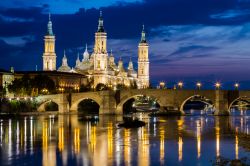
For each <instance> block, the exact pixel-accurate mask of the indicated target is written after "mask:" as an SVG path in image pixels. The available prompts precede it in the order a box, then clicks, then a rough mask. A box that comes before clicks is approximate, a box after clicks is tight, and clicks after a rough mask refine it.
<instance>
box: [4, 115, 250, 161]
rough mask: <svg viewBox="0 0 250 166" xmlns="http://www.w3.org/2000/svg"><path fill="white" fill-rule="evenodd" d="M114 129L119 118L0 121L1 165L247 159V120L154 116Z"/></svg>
mask: <svg viewBox="0 0 250 166" xmlns="http://www.w3.org/2000/svg"><path fill="white" fill-rule="evenodd" d="M139 118H140V119H142V120H143V121H145V122H147V125H146V126H145V127H143V128H138V129H123V128H117V127H116V124H117V122H120V121H122V116H100V117H99V121H91V122H90V121H86V120H84V118H82V116H81V115H56V116H55V115H44V116H22V117H18V118H11V119H8V118H4V119H3V118H2V119H1V118H0V119H1V121H0V163H1V165H36V166H40V165H45V166H53V165H86V166H88V165H96V166H105V165H122V166H123V165H124V166H125V165H141V166H148V165H202V166H204V165H212V164H213V162H214V161H215V159H216V157H218V156H222V157H224V158H227V159H241V158H243V157H247V158H249V157H250V153H249V152H248V150H250V146H247V145H248V142H249V138H250V137H249V136H248V134H249V125H250V119H249V118H250V117H249V116H230V117H214V116H185V117H184V116H183V117H154V118H150V117H148V116H146V115H139Z"/></svg>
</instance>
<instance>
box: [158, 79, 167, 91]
mask: <svg viewBox="0 0 250 166" xmlns="http://www.w3.org/2000/svg"><path fill="white" fill-rule="evenodd" d="M165 85H166V84H165V82H164V81H161V82H160V83H159V87H160V89H164V88H165Z"/></svg>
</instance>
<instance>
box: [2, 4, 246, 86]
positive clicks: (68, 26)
mask: <svg viewBox="0 0 250 166" xmlns="http://www.w3.org/2000/svg"><path fill="white" fill-rule="evenodd" d="M100 10H102V11H103V18H104V27H105V30H106V32H107V33H108V49H109V50H110V49H112V50H113V53H114V56H115V57H116V60H118V59H119V58H120V57H121V58H122V59H123V60H124V62H127V61H129V58H130V57H132V59H133V60H134V62H136V61H137V46H138V42H139V40H140V33H141V29H142V24H145V27H146V32H147V39H148V42H149V44H150V55H149V57H150V72H151V81H152V82H153V83H154V84H156V83H158V82H159V81H161V80H164V81H166V82H167V83H168V85H170V86H171V85H172V84H173V83H174V82H176V81H179V80H182V81H184V85H185V86H186V87H190V88H191V87H192V86H194V84H195V82H196V81H202V82H203V84H206V87H207V88H211V87H212V86H213V84H214V82H215V81H221V83H222V86H223V87H224V88H229V87H232V85H233V83H235V82H240V84H241V88H243V89H245V88H250V81H249V80H250V78H249V72H250V0H137V1H135V0H124V1H121V0H53V1H51V0H1V1H0V68H2V69H8V70H9V68H10V66H14V67H15V70H35V67H36V65H37V66H38V69H40V70H41V68H42V53H43V36H44V35H45V34H46V30H47V29H46V26H47V22H48V13H51V14H52V22H53V31H54V33H55V34H56V53H57V66H58V67H59V66H60V65H61V59H62V56H63V50H64V49H65V50H66V55H67V57H68V61H69V65H70V66H71V67H73V66H75V60H76V57H77V53H78V52H80V53H81V54H82V53H83V51H84V49H85V44H86V43H88V45H89V52H92V48H93V44H94V43H93V42H94V33H95V31H96V30H97V23H98V22H97V21H98V17H99V11H100ZM125 65H127V63H125ZM135 66H137V65H136V63H135Z"/></svg>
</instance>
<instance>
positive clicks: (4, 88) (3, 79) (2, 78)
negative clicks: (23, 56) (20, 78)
mask: <svg viewBox="0 0 250 166" xmlns="http://www.w3.org/2000/svg"><path fill="white" fill-rule="evenodd" d="M13 72H14V71H13V69H11V71H6V70H1V69H0V93H1V94H0V96H3V95H6V96H9V95H10V93H9V91H8V85H10V84H11V83H12V81H13V80H14V73H13Z"/></svg>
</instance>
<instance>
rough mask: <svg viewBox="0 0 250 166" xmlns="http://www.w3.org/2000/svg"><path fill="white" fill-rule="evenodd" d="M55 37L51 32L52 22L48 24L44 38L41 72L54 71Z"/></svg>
mask: <svg viewBox="0 0 250 166" xmlns="http://www.w3.org/2000/svg"><path fill="white" fill-rule="evenodd" d="M55 41H56V39H55V35H54V34H53V30H52V21H51V20H50V15H49V22H48V31H47V34H46V35H45V36H44V53H43V70H44V71H54V70H56V53H55Z"/></svg>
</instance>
